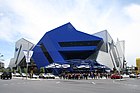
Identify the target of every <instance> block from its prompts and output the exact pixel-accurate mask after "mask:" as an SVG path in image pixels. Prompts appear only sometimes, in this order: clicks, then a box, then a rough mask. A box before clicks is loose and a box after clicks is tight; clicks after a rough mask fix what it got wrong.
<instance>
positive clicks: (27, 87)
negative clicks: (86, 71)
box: [0, 79, 140, 93]
mask: <svg viewBox="0 0 140 93" xmlns="http://www.w3.org/2000/svg"><path fill="white" fill-rule="evenodd" d="M0 93H140V79H126V80H121V81H120V80H111V79H102V80H59V79H55V80H26V79H25V80H22V79H12V80H0Z"/></svg>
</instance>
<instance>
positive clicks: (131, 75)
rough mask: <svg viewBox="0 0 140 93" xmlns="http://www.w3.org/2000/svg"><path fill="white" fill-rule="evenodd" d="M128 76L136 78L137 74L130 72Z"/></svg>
mask: <svg viewBox="0 0 140 93" xmlns="http://www.w3.org/2000/svg"><path fill="white" fill-rule="evenodd" d="M129 77H130V78H137V77H138V75H136V74H130V75H129Z"/></svg>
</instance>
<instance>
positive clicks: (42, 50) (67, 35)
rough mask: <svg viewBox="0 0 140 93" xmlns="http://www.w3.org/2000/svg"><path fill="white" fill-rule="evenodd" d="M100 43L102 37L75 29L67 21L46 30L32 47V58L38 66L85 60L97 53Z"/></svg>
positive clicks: (101, 42)
mask: <svg viewBox="0 0 140 93" xmlns="http://www.w3.org/2000/svg"><path fill="white" fill-rule="evenodd" d="M102 44H103V39H102V38H99V37H97V36H93V35H89V34H86V33H84V32H80V31H77V30H76V29H75V28H74V27H73V26H72V24H71V23H67V24H64V25H62V26H60V27H58V28H55V29H53V30H51V31H49V32H46V34H45V35H44V36H43V37H42V38H41V40H40V41H39V42H38V43H37V45H36V46H35V47H34V48H33V51H34V54H33V56H32V58H33V60H34V62H35V63H36V65H37V67H38V68H40V67H45V66H47V65H49V64H51V63H59V64H64V63H67V60H73V59H81V60H85V59H87V58H88V57H89V56H91V55H93V54H95V53H97V52H98V51H99V49H100V47H101V45H102ZM95 60H96V56H95Z"/></svg>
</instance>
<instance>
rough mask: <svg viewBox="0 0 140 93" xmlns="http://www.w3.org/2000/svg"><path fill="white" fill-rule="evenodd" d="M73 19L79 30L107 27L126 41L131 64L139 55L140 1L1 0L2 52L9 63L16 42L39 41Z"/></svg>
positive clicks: (114, 37) (89, 30) (113, 35)
mask: <svg viewBox="0 0 140 93" xmlns="http://www.w3.org/2000/svg"><path fill="white" fill-rule="evenodd" d="M68 22H71V23H72V25H73V26H74V27H75V28H76V29H77V30H79V31H82V32H86V33H89V34H93V33H96V32H99V31H102V30H108V32H109V33H110V35H111V36H112V38H113V39H114V41H117V38H118V39H119V40H125V45H126V46H125V56H126V61H127V62H128V65H130V66H131V65H135V60H136V58H137V57H140V0H0V53H1V54H3V55H4V57H3V58H4V59H5V61H4V63H5V65H6V66H7V65H8V64H9V62H10V59H11V58H12V57H14V51H15V42H16V41H17V40H19V39H20V38H25V39H27V40H29V41H31V42H33V43H34V44H36V43H37V42H38V41H39V40H40V39H41V37H42V36H43V35H44V34H45V33H46V32H47V31H49V30H52V29H54V28H56V27H58V26H61V25H63V24H65V23H68Z"/></svg>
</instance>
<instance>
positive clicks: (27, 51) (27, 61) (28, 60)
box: [23, 43, 33, 79]
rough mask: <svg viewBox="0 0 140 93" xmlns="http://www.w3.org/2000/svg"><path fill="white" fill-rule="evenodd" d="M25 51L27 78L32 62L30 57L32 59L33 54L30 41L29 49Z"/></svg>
mask: <svg viewBox="0 0 140 93" xmlns="http://www.w3.org/2000/svg"><path fill="white" fill-rule="evenodd" d="M23 53H24V55H25V58H26V64H27V65H26V79H27V77H28V64H29V63H30V59H31V57H32V55H33V51H31V50H30V49H29V43H28V49H27V50H23Z"/></svg>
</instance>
